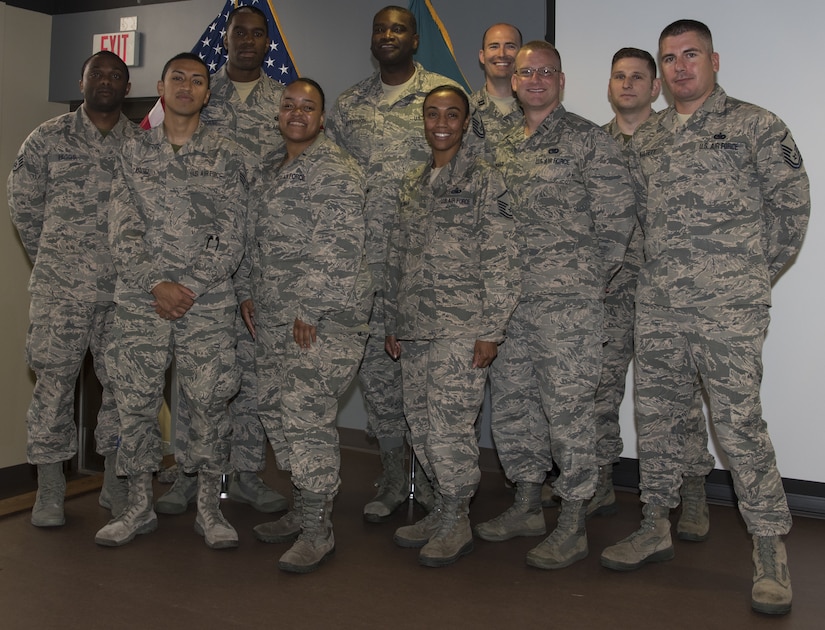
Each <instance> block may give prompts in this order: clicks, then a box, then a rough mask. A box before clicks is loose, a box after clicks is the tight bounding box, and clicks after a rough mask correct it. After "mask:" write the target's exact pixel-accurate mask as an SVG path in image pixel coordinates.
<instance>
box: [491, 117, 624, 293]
mask: <svg viewBox="0 0 825 630" xmlns="http://www.w3.org/2000/svg"><path fill="white" fill-rule="evenodd" d="M496 165H497V166H499V168H500V169H501V171H502V173H503V174H504V179H505V181H506V182H507V186H508V188H509V189H510V193H511V194H512V195H513V202H514V210H513V215H514V216H515V219H516V224H517V228H518V229H517V233H518V240H519V246H520V250H521V265H522V271H521V282H522V286H521V290H522V300H524V301H532V300H539V299H547V298H548V297H557V296H561V297H569V298H583V299H597V300H601V299H603V298H604V292H605V288H606V286H607V283H608V281H609V280H610V279H611V278H612V277H613V275H614V274H615V273H616V272H617V271H618V269H619V268H620V267H621V265H622V260H623V258H624V254H625V250H626V248H627V243H628V241H629V239H630V234H631V232H632V230H633V224H634V221H635V220H636V219H635V205H636V204H635V197H634V191H633V186H632V184H631V180H630V174H629V172H628V169H627V165H626V162H625V159H624V157H623V156H622V153H621V149H620V148H619V146H618V144H617V143H616V142H615V141H614V140H613V139H612V138H611V137H610V136H608V135H607V133H605V132H604V130H602V129H600V128H599V127H597V126H596V125H595V124H593V123H592V122H590V121H588V120H585V119H584V118H581V117H580V116H577V115H575V114H571V113H569V112H567V111H566V110H565V109H564V107H563V106H561V105H559V106H558V107H557V108H556V109H554V110H553V111H552V112H551V113H550V114H548V116H547V118H545V120H544V121H543V122H542V123H541V124H540V125H539V127H538V128H537V129H536V130H535V132H534V133H533V134H531V135H530V137H528V138H525V137H524V128H523V127H522V126H519V127H518V128H514V129H513V131H512V132H511V133H510V134H508V135H507V137H505V139H504V140H503V141H502V143H501V144H500V145H499V150H498V152H497V155H496Z"/></svg>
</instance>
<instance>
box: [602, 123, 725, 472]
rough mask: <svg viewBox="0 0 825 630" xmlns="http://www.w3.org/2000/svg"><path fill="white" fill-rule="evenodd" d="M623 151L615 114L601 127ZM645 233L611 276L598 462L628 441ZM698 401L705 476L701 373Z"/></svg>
mask: <svg viewBox="0 0 825 630" xmlns="http://www.w3.org/2000/svg"><path fill="white" fill-rule="evenodd" d="M602 128H603V129H604V130H605V131H607V132H608V133H609V134H610V135H611V136H612V137H613V139H614V140H616V142H618V143H619V146H620V147H622V149H623V150H626V149H627V146H628V144H629V142H628V140H626V139H625V137H624V135H623V134H622V132H621V130H620V129H619V126H618V124H617V123H616V119H615V118H614V119H613V120H611V121H610V122H609V123H608V124H606V125H604V126H603V127H602ZM643 244H644V235H643V232H642V228H641V227H640V226H639V224H638V221H637V222H636V225H635V227H634V229H633V235H632V236H631V237H630V244H629V245H628V246H627V252H626V253H625V258H624V264H623V265H622V268H621V269H620V270H619V272H618V273H617V274H616V275H615V276H614V277H613V279H612V280H611V281H610V284H609V285H608V287H607V293H606V294H605V300H604V335H605V337H606V342H605V343H604V345H603V346H602V375H601V379H600V380H599V387H598V388H597V389H596V403H595V404H596V461H597V463H598V464H599V465H600V466H604V465H606V464H613V463H616V462H618V461H619V458H620V457H621V454H622V450H623V449H624V444H623V442H622V438H621V435H620V427H619V407H620V406H621V404H622V399H623V398H624V394H625V383H626V380H627V368H628V366H629V365H630V362H631V361H632V360H633V321H634V318H635V316H636V309H635V307H634V304H635V300H636V279H637V278H638V276H639V270H640V269H641V266H642V264H643V263H644V254H643V252H642V248H643V246H644V245H643ZM693 393H694V396H693V402H692V403H691V406H690V411H689V416H688V425H689V426H692V427H694V429H695V430H693V431H686V435H685V441H686V444H685V449H686V450H685V455H684V460H683V461H684V465H685V475H687V476H691V477H704V476H705V475H707V474H708V473H709V472H710V471H711V470H713V465H714V463H715V460H714V458H713V455H711V454H710V453H709V452H708V448H707V444H708V434H707V426H706V425H707V421H706V419H705V413H704V411H703V408H702V406H703V403H702V384H701V382H700V380H699V376H698V374H697V375H696V378H695V379H694V381H693Z"/></svg>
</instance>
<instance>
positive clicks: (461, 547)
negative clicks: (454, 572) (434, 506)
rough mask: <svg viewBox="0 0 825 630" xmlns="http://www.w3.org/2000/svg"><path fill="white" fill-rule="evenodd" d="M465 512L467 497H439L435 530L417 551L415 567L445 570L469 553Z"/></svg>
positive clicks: (470, 539) (469, 531) (470, 534)
mask: <svg viewBox="0 0 825 630" xmlns="http://www.w3.org/2000/svg"><path fill="white" fill-rule="evenodd" d="M469 511H470V499H468V498H464V499H456V498H448V497H443V498H442V506H441V519H440V521H439V527H438V531H436V532H435V533H434V534H433V535H432V536H431V537H430V539H429V541H427V544H426V545H424V546H423V547H422V548H421V551H419V552H418V563H419V564H421V565H423V566H425V567H446V566H448V565H451V564H453V563H454V562H455V561H456V560H458V559H459V558H460V557H461V556H466V555H467V554H468V553H470V552H471V551H472V550H473V531H472V529H471V528H470V517H469Z"/></svg>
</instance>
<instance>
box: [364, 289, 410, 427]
mask: <svg viewBox="0 0 825 630" xmlns="http://www.w3.org/2000/svg"><path fill="white" fill-rule="evenodd" d="M369 326H370V334H369V339H368V340H367V345H366V348H365V349H364V360H363V361H362V362H361V367H360V368H359V370H358V379H359V381H360V383H361V392H362V393H363V395H364V407H365V409H366V411H367V435H370V436H372V437H375V438H377V439H382V438H399V437H404V436H405V435H406V434H407V421H406V419H405V418H404V403H403V400H402V396H401V387H402V386H401V366H400V364H399V363H398V362H397V361H393V360H392V359H391V358H390V356H389V355H388V354H387V352H386V350H384V338H385V336H386V335H385V331H384V297H383V294H382V293H381V292H379V293H377V294H376V296H375V301H374V304H373V307H372V314H371V315H370V322H369Z"/></svg>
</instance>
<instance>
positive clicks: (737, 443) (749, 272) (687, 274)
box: [601, 20, 810, 614]
mask: <svg viewBox="0 0 825 630" xmlns="http://www.w3.org/2000/svg"><path fill="white" fill-rule="evenodd" d="M659 61H660V64H661V68H662V76H663V78H664V80H665V84H666V86H667V88H668V90H669V91H670V93H671V95H672V97H673V105H672V106H671V107H668V108H667V109H665V110H664V111H662V112H660V113H658V114H656V115H654V116H652V117H651V118H650V119H649V120H648V121H647V122H646V123H645V124H644V125H642V126H641V127H640V128H639V129H638V130H637V131H636V133H635V134H634V137H633V142H632V149H633V150H632V153H631V154H630V157H631V159H632V160H633V163H632V167H633V170H634V174H635V176H636V178H637V180H638V185H639V186H640V187H641V189H642V192H643V194H644V198H645V200H646V203H645V204H644V205H642V206H641V207H640V208H639V218H640V223H641V226H642V228H643V229H644V232H645V243H644V251H645V263H644V266H643V267H642V270H641V272H640V274H639V280H638V285H637V288H636V330H635V342H636V362H635V375H636V418H637V424H638V431H639V465H640V481H641V483H640V488H641V499H642V502H643V503H644V507H643V514H644V519H643V521H642V524H641V527H640V528H639V529H638V530H637V531H636V532H634V533H633V534H631V535H630V536H629V537H628V538H626V539H624V540H623V541H621V542H619V543H618V544H616V545H613V546H611V547H608V548H607V549H605V550H604V552H603V553H602V557H601V562H602V564H603V565H604V566H606V567H608V568H611V569H616V570H625V571H626V570H632V569H636V568H638V567H640V566H642V565H643V564H645V563H646V562H654V561H663V560H669V559H671V558H672V557H673V555H674V552H673V545H672V543H671V538H670V521H669V520H668V513H669V511H670V509H671V508H673V507H675V506H676V505H677V503H678V492H679V485H680V482H681V479H682V477H681V474H682V470H683V468H684V464H683V458H684V452H683V447H682V444H681V443H680V442H679V441H675V440H673V439H672V436H674V435H679V434H680V433H683V432H685V431H689V430H691V427H690V426H686V425H685V418H686V417H687V412H688V409H689V407H690V405H691V403H692V399H693V379H694V375H695V374H696V372H697V370H698V372H699V375H700V377H701V379H702V382H703V384H704V386H705V389H706V390H707V391H708V396H709V399H710V418H711V420H712V422H713V424H714V427H715V429H716V435H717V437H718V439H719V445H720V446H721V448H722V450H723V452H724V453H725V455H726V456H727V459H728V462H729V463H730V470H731V474H732V476H733V484H734V489H735V491H736V495H737V498H738V500H739V511H740V513H741V514H742V516H743V518H744V520H745V524H746V525H747V528H748V532H749V533H750V534H751V535H752V537H753V562H754V575H753V589H752V593H751V606H752V607H753V608H754V610H757V611H759V612H763V613H770V614H784V613H787V612H788V611H789V610H790V608H791V601H792V591H791V581H790V575H789V573H788V563H787V555H786V551H785V544H784V542H783V541H782V536H783V535H784V534H787V533H788V531H789V530H790V527H791V516H790V512H789V510H788V503H787V500H786V497H785V492H784V490H783V488H782V478H781V477H780V475H779V470H778V469H777V466H776V456H775V453H774V449H773V446H772V444H771V440H770V437H769V435H768V430H767V425H766V423H765V421H764V420H763V418H762V407H761V403H760V399H759V388H760V384H761V380H762V345H763V342H764V339H765V333H766V332H767V327H768V321H769V318H770V316H769V314H768V310H769V307H770V297H771V282H772V281H773V280H775V279H776V277H777V274H778V273H779V272H780V271H781V270H782V269H783V268H784V267H785V266H786V264H787V263H788V261H789V260H790V259H791V258H792V257H793V256H794V255H795V254H796V253H797V252H798V251H799V247H800V245H801V242H802V238H803V236H804V234H805V230H806V228H807V223H808V216H809V214H810V190H809V184H808V177H807V175H806V173H805V169H804V167H803V165H802V158H801V156H800V154H799V151H798V150H797V148H796V144H795V143H794V140H793V137H792V135H791V132H790V131H789V130H788V128H787V126H786V125H785V124H784V123H783V122H782V121H781V120H780V119H779V118H777V117H776V116H775V115H774V114H772V113H770V112H768V111H766V110H764V109H761V108H759V107H756V106H754V105H751V104H749V103H743V102H741V101H738V100H736V99H733V98H730V97H728V96H727V94H726V93H725V91H724V90H723V89H722V88H721V87H719V86H718V85H717V84H716V72H717V71H718V70H719V54H718V53H716V52H714V50H713V41H712V38H711V33H710V30H709V29H708V27H707V26H706V25H704V24H702V23H701V22H697V21H695V20H679V21H676V22H674V23H672V24H670V25H669V26H667V27H666V28H665V29H664V30H663V31H662V34H661V35H660V37H659Z"/></svg>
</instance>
